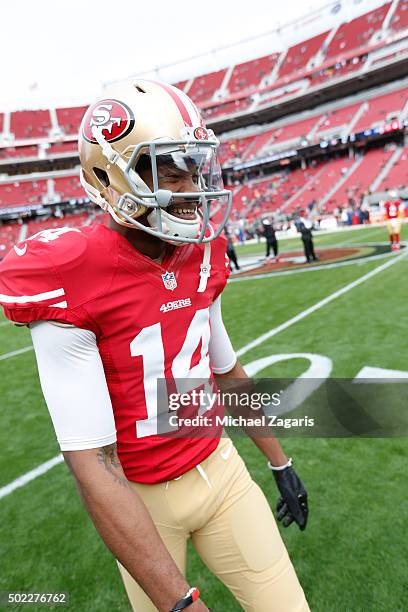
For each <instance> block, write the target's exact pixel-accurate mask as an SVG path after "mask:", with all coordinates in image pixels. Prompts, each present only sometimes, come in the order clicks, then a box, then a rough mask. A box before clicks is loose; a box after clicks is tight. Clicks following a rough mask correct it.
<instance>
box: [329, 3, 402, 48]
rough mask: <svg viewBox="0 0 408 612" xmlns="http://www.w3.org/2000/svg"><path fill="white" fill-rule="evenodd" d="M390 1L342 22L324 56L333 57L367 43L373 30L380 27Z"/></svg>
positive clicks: (375, 30)
mask: <svg viewBox="0 0 408 612" xmlns="http://www.w3.org/2000/svg"><path fill="white" fill-rule="evenodd" d="M390 6H391V2H388V3H387V4H384V5H383V6H380V7H379V8H376V9H374V10H373V11H370V12H369V13H365V14H364V15H360V17H357V18H356V19H353V20H352V21H349V22H348V23H343V24H342V25H341V26H340V27H339V29H338V30H337V32H336V33H335V35H334V37H333V39H332V41H331V42H330V43H329V46H328V47H327V49H326V57H335V56H336V55H340V54H341V53H345V52H346V51H350V50H351V49H358V47H362V46H363V45H366V44H368V42H369V41H370V39H371V37H372V36H373V34H374V33H375V32H377V31H378V30H380V29H381V27H382V24H383V21H384V19H385V17H386V15H387V13H388V10H389V8H390Z"/></svg>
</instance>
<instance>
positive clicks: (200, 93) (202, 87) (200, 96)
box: [188, 68, 227, 102]
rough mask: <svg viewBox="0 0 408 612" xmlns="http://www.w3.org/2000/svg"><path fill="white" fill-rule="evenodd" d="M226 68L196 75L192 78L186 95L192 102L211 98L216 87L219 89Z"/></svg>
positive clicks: (205, 100)
mask: <svg viewBox="0 0 408 612" xmlns="http://www.w3.org/2000/svg"><path fill="white" fill-rule="evenodd" d="M226 72H227V69H226V68H224V69H223V70H218V71H217V72H210V73H209V74H204V75H202V76H198V77H196V78H195V79H194V81H193V82H192V84H191V87H190V89H189V90H188V95H189V96H190V98H192V99H193V100H194V102H207V101H209V100H211V99H212V97H213V96H214V94H215V92H216V91H217V89H219V88H220V87H221V85H222V82H223V80H224V76H225V74H226Z"/></svg>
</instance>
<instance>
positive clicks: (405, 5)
mask: <svg viewBox="0 0 408 612" xmlns="http://www.w3.org/2000/svg"><path fill="white" fill-rule="evenodd" d="M389 27H390V29H391V30H395V31H398V30H404V29H405V28H408V0H400V1H399V2H398V6H397V9H396V11H395V13H394V14H393V16H392V17H391V21H390V26H389Z"/></svg>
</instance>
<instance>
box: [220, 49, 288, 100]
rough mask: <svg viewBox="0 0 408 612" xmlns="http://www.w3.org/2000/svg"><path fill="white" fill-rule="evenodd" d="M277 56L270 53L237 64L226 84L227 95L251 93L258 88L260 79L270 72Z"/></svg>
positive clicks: (277, 54)
mask: <svg viewBox="0 0 408 612" xmlns="http://www.w3.org/2000/svg"><path fill="white" fill-rule="evenodd" d="M279 55H280V54H279V53H272V54H271V55H266V56H265V57H259V58H257V59H254V60H250V61H248V62H243V63H242V64H237V65H236V66H235V67H234V69H233V71H232V73H231V77H230V79H229V82H228V91H229V93H230V94H234V93H237V92H244V91H249V90H251V91H252V90H254V89H256V88H257V87H259V86H260V84H261V81H262V79H263V78H264V77H265V76H267V75H268V74H270V73H271V72H272V70H273V68H274V66H275V64H276V61H277V59H278V57H279Z"/></svg>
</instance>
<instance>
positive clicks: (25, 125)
mask: <svg viewBox="0 0 408 612" xmlns="http://www.w3.org/2000/svg"><path fill="white" fill-rule="evenodd" d="M50 129H51V116H50V111H49V110H27V111H15V112H14V113H11V117H10V132H11V133H12V134H14V137H15V139H16V140H25V139H27V138H45V137H46V136H48V134H49V131H50Z"/></svg>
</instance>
